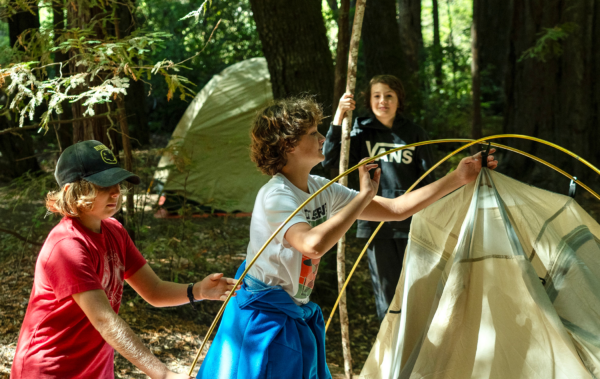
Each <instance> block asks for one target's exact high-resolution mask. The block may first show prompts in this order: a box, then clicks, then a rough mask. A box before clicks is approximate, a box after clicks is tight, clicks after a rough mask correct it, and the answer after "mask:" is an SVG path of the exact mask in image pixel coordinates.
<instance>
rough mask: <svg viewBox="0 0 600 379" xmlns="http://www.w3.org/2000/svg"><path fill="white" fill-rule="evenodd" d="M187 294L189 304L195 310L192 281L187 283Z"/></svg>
mask: <svg viewBox="0 0 600 379" xmlns="http://www.w3.org/2000/svg"><path fill="white" fill-rule="evenodd" d="M187 296H188V299H190V304H191V305H192V308H194V310H195V311H197V309H196V305H194V300H196V298H195V297H194V283H190V284H189V285H188V288H187Z"/></svg>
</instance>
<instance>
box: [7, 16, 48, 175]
mask: <svg viewBox="0 0 600 379" xmlns="http://www.w3.org/2000/svg"><path fill="white" fill-rule="evenodd" d="M39 27H40V21H39V19H38V16H37V15H33V14H31V13H29V12H21V13H17V14H16V15H14V16H12V17H11V18H9V19H8V32H9V39H10V44H11V46H13V45H14V44H15V43H16V42H17V40H18V38H19V35H21V33H23V32H25V31H26V30H28V29H38V28H39ZM10 102H11V100H10V99H9V98H8V96H7V95H6V93H5V92H4V91H0V104H2V105H3V107H4V109H7V108H8V106H9V105H10ZM11 114H12V119H11V120H9V119H8V118H7V117H1V116H0V130H1V129H8V128H13V127H17V126H18V125H17V122H16V120H17V115H15V113H13V112H11ZM0 155H1V157H0V172H1V174H0V176H1V177H3V178H4V179H5V180H10V179H14V178H17V177H19V176H21V175H23V174H24V173H26V172H27V171H39V170H40V166H39V164H38V162H37V159H35V158H28V157H33V156H34V155H35V150H34V148H33V139H32V138H31V132H30V131H25V132H22V133H19V135H13V134H6V135H3V136H2V137H0ZM24 158H27V159H24Z"/></svg>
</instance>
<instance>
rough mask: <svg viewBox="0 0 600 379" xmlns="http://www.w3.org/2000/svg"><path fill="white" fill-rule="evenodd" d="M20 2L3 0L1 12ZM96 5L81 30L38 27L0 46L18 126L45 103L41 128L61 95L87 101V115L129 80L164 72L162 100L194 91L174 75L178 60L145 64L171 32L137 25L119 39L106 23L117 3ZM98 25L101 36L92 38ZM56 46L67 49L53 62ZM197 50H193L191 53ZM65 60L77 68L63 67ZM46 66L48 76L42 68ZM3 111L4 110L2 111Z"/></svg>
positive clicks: (0, 76)
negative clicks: (95, 13)
mask: <svg viewBox="0 0 600 379" xmlns="http://www.w3.org/2000/svg"><path fill="white" fill-rule="evenodd" d="M94 4H95V3H94ZM94 4H91V5H94ZM96 5H98V4H96ZM130 5H131V4H130ZM26 6H27V4H26V3H22V2H10V1H9V2H8V3H7V5H6V7H5V10H4V11H5V12H6V14H11V13H12V12H14V11H15V9H17V8H19V7H26ZM79 6H81V4H80V5H79ZM99 6H100V7H101V8H102V9H103V10H105V13H103V14H101V15H98V16H96V17H94V18H93V19H92V20H91V21H90V22H89V23H88V24H87V25H85V27H84V28H82V29H80V28H68V29H55V30H52V29H48V28H44V27H42V28H40V29H39V30H37V31H36V30H31V31H27V32H25V33H23V34H22V35H21V36H20V37H19V42H18V43H17V46H14V47H11V48H8V47H5V48H4V50H3V52H2V57H3V58H2V60H1V61H0V64H3V65H4V66H6V67H5V68H2V67H0V89H1V88H2V87H7V92H8V94H9V95H12V96H13V100H12V102H11V104H10V107H9V108H10V109H11V110H13V111H14V112H15V113H18V114H19V126H23V124H24V119H25V116H26V115H27V116H29V119H30V120H33V118H34V115H35V110H36V108H37V107H40V106H41V105H42V104H45V105H46V106H47V110H46V112H44V114H43V115H42V118H41V122H40V124H41V126H42V127H44V128H46V129H47V124H48V122H49V121H50V120H51V119H52V116H53V115H54V114H56V115H58V114H61V113H62V109H61V103H63V102H64V101H65V100H67V101H69V102H78V101H81V103H82V104H83V105H84V106H87V110H86V112H85V113H84V116H93V115H94V109H93V107H94V106H95V105H97V104H103V103H110V102H111V101H112V99H115V98H116V96H117V95H119V94H122V95H125V94H126V93H127V88H128V87H129V80H130V79H133V80H136V81H137V80H143V79H142V78H143V77H147V78H152V77H153V76H157V75H158V76H162V77H164V79H163V80H164V82H165V83H166V84H167V88H168V89H167V91H166V93H165V97H166V98H167V101H168V100H170V99H171V98H172V97H173V95H174V94H175V92H176V91H179V92H180V99H182V100H185V99H186V98H188V97H193V96H194V95H195V93H194V92H193V91H192V89H191V88H190V85H192V84H193V83H192V82H191V81H190V80H188V79H187V78H186V77H184V76H182V75H180V74H177V72H178V71H179V70H180V68H185V67H184V66H183V65H182V63H183V62H179V63H174V61H173V60H171V59H161V60H158V62H157V63H155V64H150V65H147V64H145V63H146V62H149V59H148V55H149V54H151V53H152V52H153V51H154V50H161V49H164V48H165V45H166V42H167V41H168V40H169V39H171V37H172V35H171V34H169V33H165V32H163V31H160V30H157V31H150V32H148V31H145V30H143V29H138V30H135V31H134V32H133V33H131V34H130V35H128V36H126V37H124V38H117V37H114V36H111V34H110V33H109V32H108V29H107V28H108V26H109V25H111V24H114V25H116V24H117V23H118V19H117V18H116V16H115V14H116V12H115V9H116V8H117V7H118V6H120V3H117V2H110V1H109V2H105V3H101V4H100V5H99ZM98 30H101V31H102V35H103V36H105V37H104V38H102V39H100V38H99V37H98ZM56 51H60V52H62V53H63V54H67V53H68V54H69V56H70V58H69V59H68V60H67V62H60V63H54V62H53V55H52V53H53V52H56ZM201 52H202V51H201V50H199V51H198V52H197V53H196V54H195V55H194V57H196V56H198V55H199V54H200V53H201ZM69 63H73V64H74V66H75V67H77V69H78V71H77V72H68V67H69ZM50 67H52V69H53V70H52V72H53V75H51V73H49V72H48V70H47V69H48V68H50ZM7 111H8V109H6V110H4V114H6V112H7Z"/></svg>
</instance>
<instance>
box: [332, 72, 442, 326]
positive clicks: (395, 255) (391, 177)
mask: <svg viewBox="0 0 600 379" xmlns="http://www.w3.org/2000/svg"><path fill="white" fill-rule="evenodd" d="M365 102H366V105H367V108H368V109H369V110H370V112H369V113H370V116H369V117H358V118H357V119H356V120H355V122H354V127H353V128H352V132H351V135H350V138H351V140H350V160H349V165H350V167H351V166H354V165H356V164H357V163H358V162H359V161H360V160H361V159H362V158H364V157H373V156H375V155H378V154H381V153H383V152H385V151H388V150H390V149H393V148H396V147H400V146H404V145H409V144H412V143H415V142H419V141H427V140H429V137H428V135H427V132H425V130H423V129H422V128H421V127H420V126H418V125H416V124H414V123H413V122H411V121H409V120H408V119H406V118H405V117H403V116H402V111H403V109H404V89H403V87H402V82H400V80H399V79H398V78H396V77H395V76H392V75H378V76H375V77H374V78H373V79H371V82H370V83H369V86H368V88H367V91H365ZM354 107H355V102H354V100H353V99H352V95H351V94H345V95H344V96H343V97H342V98H341V99H340V103H339V106H338V109H337V112H336V115H335V117H334V120H333V124H332V125H331V127H330V128H329V131H328V133H327V137H326V138H327V139H326V141H325V144H324V146H323V154H324V155H325V161H324V162H323V166H325V167H326V168H338V167H339V158H340V150H341V136H342V127H341V124H342V120H343V118H344V115H345V113H346V111H348V110H352V109H354ZM431 161H432V154H431V149H430V147H429V145H425V146H420V147H416V148H415V147H412V148H409V149H405V150H401V151H398V152H395V153H392V154H390V155H387V156H385V157H383V158H382V159H380V160H377V161H375V162H377V163H379V165H380V167H381V181H380V185H379V193H378V195H380V196H383V197H386V198H395V197H398V196H400V195H402V194H403V193H404V192H405V191H406V190H407V189H408V188H409V187H410V186H411V185H412V184H413V183H414V182H415V181H416V180H417V179H418V178H419V177H421V175H423V174H424V173H425V171H427V170H428V169H429V168H430V167H431ZM434 181H435V177H434V176H433V175H432V174H430V175H428V176H427V177H426V178H425V179H424V180H423V181H422V182H421V183H420V184H419V186H418V187H417V188H419V187H421V186H425V185H427V184H429V183H432V182H434ZM378 224H379V223H377V222H370V221H362V220H359V221H358V231H357V237H359V238H368V237H370V236H371V234H372V233H373V232H374V231H375V228H377V225H378ZM409 229H410V218H409V219H407V220H405V221H397V222H386V223H385V224H384V226H383V227H382V228H381V230H380V231H379V233H378V234H377V236H376V237H375V239H374V240H373V241H372V243H371V245H370V246H369V249H368V250H367V254H368V258H369V269H370V270H371V280H372V282H373V290H374V292H375V304H376V307H377V315H378V317H379V319H380V320H383V317H384V316H385V313H386V312H387V309H388V306H389V304H390V302H391V301H392V299H393V297H394V293H395V290H396V285H397V284H398V280H399V278H400V272H401V271H402V261H403V259H404V250H405V249H406V244H407V242H408V232H409Z"/></svg>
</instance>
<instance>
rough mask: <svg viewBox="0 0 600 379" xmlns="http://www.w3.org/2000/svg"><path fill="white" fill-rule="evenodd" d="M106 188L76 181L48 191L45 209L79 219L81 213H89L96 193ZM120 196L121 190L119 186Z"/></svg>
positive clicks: (119, 206)
mask: <svg viewBox="0 0 600 379" xmlns="http://www.w3.org/2000/svg"><path fill="white" fill-rule="evenodd" d="M105 189H106V188H104V187H100V186H97V185H95V184H94V183H90V182H88V181H87V180H83V179H80V180H77V181H75V182H73V183H67V184H65V185H64V186H62V188H61V189H59V190H58V191H50V192H48V195H47V196H46V208H47V209H48V211H50V212H52V213H58V214H60V215H62V216H67V217H79V216H80V215H81V213H82V212H86V211H91V210H92V208H93V207H94V200H95V199H96V196H98V193H99V192H101V191H104V190H105ZM119 190H120V192H121V195H122V194H123V190H122V188H121V186H119ZM122 198H123V196H119V200H118V202H117V209H119V208H121V202H122Z"/></svg>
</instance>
